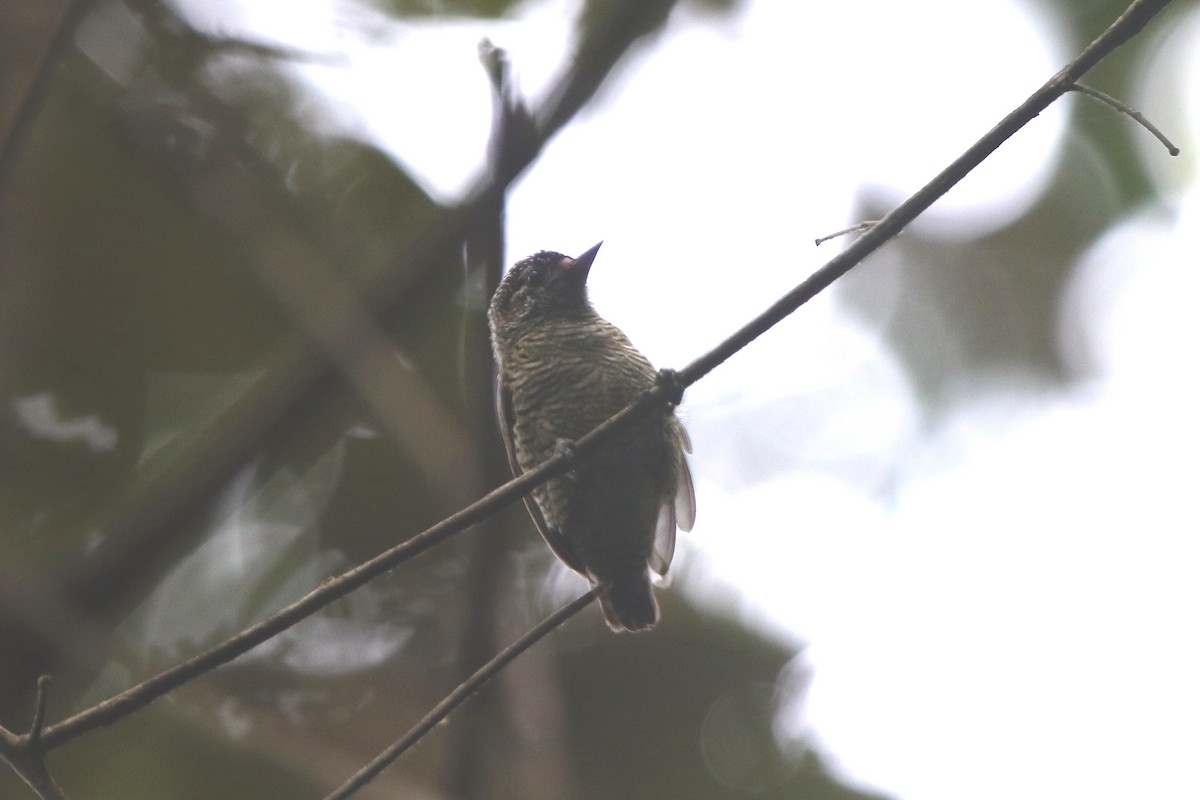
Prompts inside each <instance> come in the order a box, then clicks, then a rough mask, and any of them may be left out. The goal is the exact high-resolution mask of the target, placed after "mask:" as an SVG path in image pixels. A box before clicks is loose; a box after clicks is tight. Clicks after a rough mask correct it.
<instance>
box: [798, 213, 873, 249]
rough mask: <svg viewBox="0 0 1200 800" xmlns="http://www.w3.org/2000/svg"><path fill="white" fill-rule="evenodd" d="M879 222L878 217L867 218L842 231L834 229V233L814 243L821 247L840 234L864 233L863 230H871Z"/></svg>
mask: <svg viewBox="0 0 1200 800" xmlns="http://www.w3.org/2000/svg"><path fill="white" fill-rule="evenodd" d="M878 224H879V220H877V219H871V220H867V221H866V222H860V223H858V224H857V225H851V226H850V227H849V228H842V229H841V230H840V231H834V232H833V233H827V234H825V235H824V236H822V237H820V238H819V239H817V240H815V241H814V242H813V244H815V245H816V246H817V247H820V246H821V245H823V244H825V243H826V242H828V241H829V240H830V239H836V238H838V237H839V236H845V235H847V234H850V233H862V232H863V231H869V230H871V228H874V227H875V226H876V225H878Z"/></svg>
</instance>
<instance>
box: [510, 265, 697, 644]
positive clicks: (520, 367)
mask: <svg viewBox="0 0 1200 800" xmlns="http://www.w3.org/2000/svg"><path fill="white" fill-rule="evenodd" d="M599 249H600V245H599V244H598V245H596V246H595V247H593V248H591V249H590V250H588V251H587V252H585V253H584V254H583V255H581V256H579V257H578V258H569V257H567V256H564V255H563V254H561V253H553V252H549V251H542V252H540V253H537V254H535V255H532V256H530V257H529V258H526V259H524V260H522V261H519V262H518V263H517V264H516V265H515V266H514V267H513V268H512V269H511V270H509V272H508V274H507V275H506V276H505V277H504V280H503V281H501V283H500V286H499V287H498V288H497V289H496V293H495V295H494V296H493V297H492V302H491V306H490V307H489V309H488V322H489V324H490V325H491V330H492V349H493V352H494V353H495V357H496V364H497V367H498V370H499V375H498V378H497V381H496V410H497V414H498V415H499V418H500V430H501V432H502V434H503V436H504V445H505V449H506V450H507V451H508V460H509V464H510V466H511V467H512V470H513V473H514V474H516V475H520V474H521V473H522V472H525V471H526V470H529V469H532V468H533V467H536V466H537V465H538V464H540V463H542V462H543V461H545V460H546V459H548V458H550V457H551V456H553V455H555V454H556V453H559V452H562V451H563V450H564V449H565V450H567V451H568V452H569V451H570V445H571V443H572V442H574V441H575V440H576V439H579V438H581V437H583V436H584V435H585V434H586V433H588V432H589V431H591V430H592V429H593V428H595V427H596V426H597V425H599V424H600V423H602V422H604V420H606V419H608V418H609V417H611V416H612V415H613V414H615V413H616V412H618V411H620V410H621V409H622V408H624V407H625V406H626V405H628V404H629V403H630V402H631V401H632V400H634V399H635V398H636V397H637V396H638V395H639V394H640V393H641V392H643V391H645V390H646V389H648V388H650V387H651V386H653V385H654V383H655V380H656V373H655V371H654V368H653V367H652V366H651V365H650V362H649V361H648V360H646V357H645V356H643V355H642V354H641V353H640V352H638V351H637V350H636V349H635V348H634V346H633V345H632V344H630V342H629V339H628V338H627V337H626V336H625V334H624V333H622V332H621V330H620V329H619V328H617V327H616V326H615V325H612V324H611V323H609V322H607V321H606V320H604V319H602V318H601V317H600V315H599V314H597V313H596V310H595V309H594V308H592V304H591V303H590V302H589V301H588V296H587V278H588V272H589V270H590V269H591V267H592V261H593V260H595V258H596V253H597V252H598V251H599ZM685 451H686V452H691V445H690V443H689V442H688V438H687V433H686V432H685V431H684V429H683V425H681V424H680V422H679V420H678V419H676V417H675V413H674V411H673V410H672V409H670V408H666V407H664V408H662V409H661V410H658V409H656V410H654V411H652V412H650V413H649V414H647V415H646V416H643V417H641V418H639V419H638V420H637V421H636V422H635V423H634V424H633V425H631V426H630V427H629V428H627V429H625V430H623V431H622V432H621V433H619V434H618V435H617V436H616V437H615V438H613V439H610V440H608V441H607V442H605V443H604V444H602V445H601V446H600V448H599V449H598V450H597V451H596V452H595V453H594V454H590V455H588V456H586V457H585V456H581V457H579V460H578V463H576V464H575V465H574V466H573V467H572V469H571V470H570V471H569V472H568V473H567V474H565V475H560V476H558V477H555V478H552V479H551V480H550V481H548V482H547V483H544V484H542V485H541V486H539V487H538V488H536V489H534V490H533V492H532V493H531V496H527V497H526V498H525V505H526V507H527V508H528V509H529V513H530V515H531V516H532V517H533V521H534V523H535V524H536V525H537V528H538V530H539V531H540V532H541V534H542V537H543V538H544V539H545V540H546V543H547V544H549V545H550V549H551V550H553V551H554V553H555V555H557V556H558V557H559V559H560V560H562V562H563V563H564V564H566V565H567V566H568V567H570V568H571V569H573V570H575V571H576V572H578V573H580V574H581V575H583V576H584V577H586V578H587V579H588V580H589V581H591V582H592V583H597V584H602V585H604V586H605V587H606V588H605V589H604V590H603V592H602V593H601V595H600V604H601V608H602V609H603V611H604V617H605V619H606V620H607V622H608V626H609V627H610V628H612V629H613V630H614V631H623V630H630V631H639V630H645V629H647V628H650V627H653V625H654V624H655V623H656V622H658V617H659V613H658V603H657V602H656V601H655V599H654V595H653V593H652V592H651V589H650V574H649V572H650V570H653V571H654V572H655V573H657V574H658V575H661V576H665V575H666V573H667V569H668V568H669V567H670V566H671V557H672V555H673V554H674V551H675V529H676V527H679V528H682V529H683V530H685V531H687V530H691V528H692V522H693V521H694V520H695V517H696V496H695V493H694V491H693V489H692V476H691V473H690V472H689V470H688V466H687V461H686V460H685V456H684V452H685Z"/></svg>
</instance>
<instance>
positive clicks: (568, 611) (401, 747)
mask: <svg viewBox="0 0 1200 800" xmlns="http://www.w3.org/2000/svg"><path fill="white" fill-rule="evenodd" d="M602 588H603V587H602V586H593V587H592V588H591V589H590V590H589V591H588V592H586V593H585V594H583V595H580V596H579V597H578V598H576V599H575V600H572V601H571V602H570V603H569V604H568V605H566V606H563V607H562V608H560V609H559V610H558V611H555V612H554V613H553V614H551V615H550V616H548V617H546V619H544V620H542V622H540V623H539V624H538V625H537V626H535V627H534V628H532V629H530V631H529V632H528V633H526V634H525V635H524V636H522V637H521V638H520V639H518V640H517V641H515V642H513V643H512V644H510V645H509V646H508V647H506V648H504V649H503V650H501V651H500V652H499V653H497V654H496V656H495V657H494V658H492V660H491V661H489V662H487V663H486V664H484V665H483V666H482V667H480V668H479V669H478V670H476V671H475V673H474V674H473V675H472V676H471V677H469V678H467V679H466V680H465V681H463V682H462V683H460V684H459V685H458V686H457V687H456V688H455V689H454V691H452V692H451V693H450V694H448V695H446V697H445V699H443V700H442V701H441V702H440V703H438V704H437V705H436V706H434V707H433V709H432V710H431V711H430V712H429V713H428V714H426V715H425V716H424V717H423V718H422V719H421V721H420V722H418V723H417V724H416V725H414V726H413V727H412V729H411V730H409V732H408V733H406V734H404V736H403V737H402V738H400V739H399V740H397V741H396V742H395V743H394V744H392V745H391V746H390V747H388V748H387V749H386V750H384V751H383V752H382V753H380V754H379V755H377V756H376V757H375V758H374V759H372V760H371V762H370V763H369V764H367V765H366V766H365V767H363V768H362V769H360V770H359V771H358V772H356V773H354V775H352V776H351V777H350V778H349V780H347V781H346V782H345V783H343V784H342V785H341V786H339V787H338V788H337V789H336V790H335V791H333V792H332V793H330V794H329V795H327V796H326V797H325V800H345V798H347V797H350V796H351V795H352V794H354V792H356V791H358V790H359V789H360V788H362V787H363V786H365V785H366V784H367V783H368V782H369V781H370V780H371V779H372V778H374V777H375V776H376V775H378V774H379V773H380V772H382V771H383V770H384V769H385V768H386V767H387V766H388V764H391V763H392V762H393V761H395V760H396V759H397V758H399V757H400V755H401V754H402V753H403V752H404V751H405V750H407V749H408V748H410V747H412V746H413V745H414V744H416V743H417V742H419V741H420V740H421V738H422V737H423V736H424V735H425V734H427V733H429V732H430V731H431V730H433V728H434V726H435V725H437V724H438V723H439V722H441V721H442V720H443V719H445V718H446V717H447V716H449V715H450V712H451V711H453V710H454V709H455V708H457V707H458V706H460V705H461V704H462V702H463V701H464V700H466V699H467V698H468V697H470V696H471V694H472V693H474V692H475V691H477V690H478V689H479V687H481V686H483V684H485V683H487V682H488V680H490V679H491V678H492V676H494V675H495V674H496V673H497V672H499V671H500V670H502V669H504V667H506V666H508V663H509V662H510V661H512V660H513V659H514V658H516V657H517V656H519V655H521V653H524V652H525V651H526V650H528V649H529V648H530V647H532V646H533V645H534V644H536V643H537V642H538V640H540V639H541V638H542V637H544V636H545V635H546V634H548V633H550V631H552V630H554V629H555V628H557V627H558V626H560V625H562V624H563V623H564V622H566V621H567V620H568V619H570V618H571V617H573V616H575V615H576V614H578V613H579V612H580V611H582V610H583V609H585V608H587V606H588V605H590V604H591V602H592V601H593V600H595V599H596V596H597V595H598V594H600V591H601V589H602Z"/></svg>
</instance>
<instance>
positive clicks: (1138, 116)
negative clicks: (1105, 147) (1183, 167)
mask: <svg viewBox="0 0 1200 800" xmlns="http://www.w3.org/2000/svg"><path fill="white" fill-rule="evenodd" d="M1070 90H1071V91H1072V92H1079V93H1080V94H1082V95H1087V96H1088V97H1094V98H1095V99H1097V100H1099V101H1100V102H1101V103H1104V104H1105V105H1107V106H1109V107H1111V108H1112V109H1113V110H1115V111H1116V112H1117V113H1118V114H1124V115H1125V116H1127V117H1129V118H1130V119H1132V120H1133V121H1134V122H1136V123H1138V124H1139V125H1141V126H1142V127H1143V128H1145V129H1146V130H1148V131H1150V133H1152V134H1154V138H1156V139H1158V140H1159V141H1160V142H1162V143H1163V147H1165V148H1167V152H1168V153H1170V154H1171V155H1173V156H1177V155H1179V148H1178V147H1176V146H1175V145H1174V144H1172V143H1171V140H1170V139H1168V138H1167V137H1166V136H1165V135H1164V134H1163V132H1162V131H1160V130H1159V129H1158V128H1156V127H1155V126H1154V124H1153V123H1152V122H1150V120H1148V119H1146V117H1145V116H1143V115H1142V112H1140V111H1134V110H1133V109H1132V108H1130V107H1129V106H1127V105H1125V104H1124V103H1122V102H1121V101H1120V100H1118V99H1117V98H1115V97H1113V96H1112V95H1108V94H1105V93H1104V92H1102V91H1100V90H1099V89H1093V88H1092V87H1090V86H1084V85H1083V84H1082V83H1075V84H1072V85H1071V87H1070Z"/></svg>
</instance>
